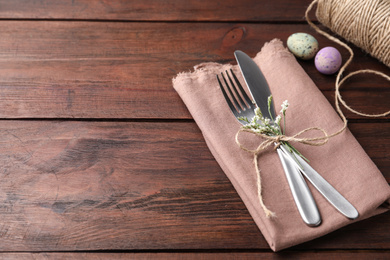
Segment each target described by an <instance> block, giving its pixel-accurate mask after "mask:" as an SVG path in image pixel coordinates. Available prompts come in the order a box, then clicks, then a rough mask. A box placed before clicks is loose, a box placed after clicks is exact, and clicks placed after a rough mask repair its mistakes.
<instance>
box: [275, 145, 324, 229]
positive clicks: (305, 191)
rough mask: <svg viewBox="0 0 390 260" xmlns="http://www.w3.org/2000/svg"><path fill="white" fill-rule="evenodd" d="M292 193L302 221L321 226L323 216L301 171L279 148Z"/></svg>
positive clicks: (313, 225) (309, 224)
mask: <svg viewBox="0 0 390 260" xmlns="http://www.w3.org/2000/svg"><path fill="white" fill-rule="evenodd" d="M276 151H277V152H278V155H279V158H280V161H281V163H282V166H283V169H284V172H285V174H286V178H287V181H288V184H289V186H290V190H291V193H292V195H293V198H294V201H295V204H296V206H297V208H298V211H299V214H300V215H301V217H302V220H303V221H304V222H305V223H306V224H307V225H308V226H311V227H316V226H318V225H319V224H321V216H320V213H319V212H318V208H317V205H316V203H315V201H314V198H313V196H312V194H311V192H310V190H309V187H308V186H307V183H306V181H305V179H304V178H303V176H302V174H301V173H300V171H299V169H298V168H297V167H296V166H295V165H294V164H293V162H291V160H290V159H289V158H288V157H287V156H288V155H287V154H285V152H284V151H283V150H282V149H281V148H277V149H276Z"/></svg>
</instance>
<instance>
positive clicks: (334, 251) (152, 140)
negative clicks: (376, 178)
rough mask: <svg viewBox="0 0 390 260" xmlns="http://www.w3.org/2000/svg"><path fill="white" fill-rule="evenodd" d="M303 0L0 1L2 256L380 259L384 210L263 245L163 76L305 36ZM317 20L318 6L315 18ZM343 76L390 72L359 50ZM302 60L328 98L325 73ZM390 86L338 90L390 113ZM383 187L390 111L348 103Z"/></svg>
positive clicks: (385, 242)
mask: <svg viewBox="0 0 390 260" xmlns="http://www.w3.org/2000/svg"><path fill="white" fill-rule="evenodd" d="M310 2H311V1H308V0H302V1H287V0H274V1H251V0H245V1H230V0H229V1H227V0H226V1H211V0H208V1H178V0H177V1H175V0H170V1H157V0H154V1H152V0H150V1H121V0H115V1H114V0H112V1H87V0H84V1H77V0H73V1H49V0H46V1H25V0H13V1H0V18H1V19H2V20H1V22H0V36H1V37H0V97H1V99H0V118H1V120H2V121H1V124H0V165H1V167H0V174H1V175H0V176H1V181H0V200H1V202H2V204H1V206H0V248H1V250H0V258H6V259H30V258H36V259H107V258H112V259H127V258H134V259H154V258H161V259H172V258H188V259H221V258H226V259H257V258H265V259H286V258H287V259H290V258H302V259H313V258H316V259H329V258H335V259H340V258H343V259H356V258H372V259H387V258H389V257H390V217H389V216H390V214H389V213H385V214H382V215H380V216H376V217H373V218H371V219H368V220H364V221H361V222H358V223H355V224H353V225H350V226H347V227H345V228H342V229H340V230H338V231H336V232H333V233H331V234H329V235H326V236H324V237H321V238H318V239H316V240H313V241H310V242H307V243H304V244H302V245H298V246H296V247H294V248H291V249H287V250H284V251H283V252H281V253H276V254H275V253H272V252H271V250H270V249H269V248H268V245H267V243H266V242H265V240H264V238H263V237H262V235H261V233H260V231H259V230H258V228H257V227H256V225H255V224H254V222H253V220H252V219H251V217H250V215H249V213H248V212H247V210H246V208H245V206H244V205H243V203H242V202H241V200H240V198H239V197H238V195H237V193H236V192H235V190H234V188H233V187H232V185H231V184H230V182H229V181H228V179H227V178H226V176H225V175H224V173H223V172H222V170H221V169H220V168H219V166H218V164H217V163H216V162H215V160H214V158H213V157H212V155H211V153H210V152H209V150H208V148H207V146H206V144H205V142H204V140H203V137H202V135H201V133H200V131H199V129H198V127H197V125H196V124H195V123H194V121H193V120H192V118H191V115H190V114H189V113H188V111H187V109H186V107H185V106H184V104H183V103H182V101H181V100H180V98H179V96H178V95H177V94H176V92H175V91H174V90H173V88H172V84H171V79H172V78H173V77H174V76H175V75H176V74H177V73H179V72H181V71H188V70H191V69H192V67H193V66H194V65H196V64H199V63H201V62H207V61H213V62H221V63H227V62H230V63H234V57H233V51H234V50H236V49H241V50H243V51H245V52H247V53H248V54H250V55H252V56H253V55H255V54H256V53H257V52H258V51H259V50H260V48H261V46H262V45H263V44H264V43H265V42H266V41H269V40H271V39H273V38H280V39H282V40H283V41H284V42H286V39H287V37H288V36H289V35H290V34H292V33H294V32H308V33H311V34H313V35H315V36H316V37H317V39H318V40H319V42H320V45H321V46H322V47H324V46H327V45H331V46H335V47H337V48H338V49H339V50H340V51H341V52H342V55H343V58H344V60H345V59H346V58H347V57H348V53H347V52H346V51H345V50H343V49H342V48H341V47H338V46H336V45H335V44H334V43H331V42H330V41H329V40H326V39H324V38H323V37H320V36H319V35H316V34H315V33H314V32H313V30H312V29H310V28H309V26H308V25H307V24H306V23H305V22H304V20H303V16H304V12H305V10H306V7H307V6H308V4H309V3H310ZM313 18H314V16H313ZM354 50H355V54H356V56H357V57H356V58H355V60H354V63H353V65H352V66H351V67H350V68H349V71H352V70H357V69H362V68H371V69H377V70H380V71H383V72H385V73H387V74H389V75H390V69H389V68H387V67H386V66H384V65H383V64H381V63H380V62H378V61H377V60H375V59H373V58H371V57H370V56H369V55H367V54H365V53H363V52H362V51H361V50H359V49H358V48H356V47H354ZM300 64H301V65H302V67H303V68H304V69H305V70H306V72H307V73H308V74H309V75H310V77H311V78H312V79H313V81H314V82H315V83H316V84H317V86H318V87H319V88H320V89H321V91H322V92H323V93H324V95H325V96H326V97H327V98H328V100H329V101H330V102H331V103H332V104H333V103H334V101H333V99H334V80H335V76H324V75H321V74H319V73H318V72H317V71H316V70H315V68H314V65H313V63H312V61H311V62H310V61H307V62H303V61H300ZM389 94H390V89H389V83H388V82H385V81H384V80H382V79H378V78H373V77H357V78H356V79H354V80H351V81H350V82H349V83H348V84H346V85H345V86H344V87H343V89H342V95H343V96H344V97H345V99H346V101H347V102H348V103H349V104H350V105H351V106H352V107H354V108H356V109H357V110H360V111H364V112H367V113H380V112H384V111H387V110H390V102H389ZM346 115H347V116H348V118H349V120H350V125H349V127H350V129H351V131H352V133H353V134H354V135H355V136H356V138H357V139H358V141H359V142H360V144H361V145H362V146H363V148H364V149H365V150H366V152H367V154H368V155H369V156H370V157H371V158H372V160H373V161H374V162H375V164H376V165H377V166H378V167H379V169H380V170H381V171H382V173H383V175H384V176H385V178H386V179H387V181H390V158H389V157H390V156H389V155H390V150H389V147H390V121H389V118H390V117H386V118H380V119H368V118H361V117H359V116H356V115H353V114H351V113H349V112H346Z"/></svg>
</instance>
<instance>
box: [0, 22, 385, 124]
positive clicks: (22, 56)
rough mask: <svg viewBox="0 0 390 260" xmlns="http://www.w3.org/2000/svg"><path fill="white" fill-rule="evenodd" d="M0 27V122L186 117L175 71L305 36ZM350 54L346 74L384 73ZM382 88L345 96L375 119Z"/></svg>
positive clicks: (268, 31)
mask: <svg viewBox="0 0 390 260" xmlns="http://www.w3.org/2000/svg"><path fill="white" fill-rule="evenodd" d="M0 31H1V32H2V33H1V34H2V37H1V38H0V96H1V102H0V117H1V118H171V119H176V118H187V119H188V118H191V116H190V115H189V113H188V111H187V109H186V107H185V106H184V104H183V103H182V101H181V100H180V98H179V96H178V95H177V94H176V92H175V91H174V89H173V88H172V82H171V79H172V78H173V77H175V76H176V74H177V73H179V72H182V71H189V70H191V69H192V68H193V66H194V65H196V64H199V63H202V62H208V61H213V62H221V63H227V62H230V63H235V61H234V57H233V51H234V50H236V49H241V50H243V51H245V52H248V54H250V55H251V56H254V55H255V54H256V53H257V52H258V51H260V49H261V47H262V45H263V44H264V43H265V42H267V41H269V40H271V39H273V38H280V39H282V40H283V41H286V39H287V38H288V36H289V35H290V34H292V33H293V32H296V31H305V32H311V31H310V29H309V27H308V26H307V25H302V24H284V25H283V26H279V25H275V24H231V23H168V24H167V23H108V22H66V23H65V22H58V21H55V22H52V21H51V22H48V21H29V22H20V21H3V22H2V23H0ZM318 39H319V40H320V43H321V46H326V45H332V44H331V43H330V42H329V41H327V40H325V39H323V38H321V37H318ZM333 45H334V44H333ZM342 53H343V57H344V59H346V58H347V57H348V54H347V52H346V51H342ZM356 53H357V56H358V57H357V58H356V59H355V60H356V61H355V63H354V66H352V67H351V69H352V70H353V69H357V68H373V69H379V70H382V71H384V72H388V73H389V74H390V69H389V68H387V67H385V66H384V65H381V64H380V63H379V62H377V61H376V60H375V59H373V58H370V57H368V56H366V55H363V54H362V52H361V51H360V50H358V49H356ZM300 63H301V65H302V66H303V68H304V69H305V70H306V71H307V73H308V74H309V75H310V76H311V77H312V79H313V80H314V82H315V83H316V84H317V86H318V87H319V88H320V89H321V90H323V91H324V94H325V95H326V97H327V98H328V99H329V101H330V102H331V103H332V104H333V103H334V101H333V95H334V93H333V89H334V80H335V77H334V76H324V75H322V74H320V73H318V72H317V71H316V69H315V67H314V65H313V62H312V61H311V62H310V61H309V62H300ZM216 84H217V82H216ZM386 86H388V85H387V84H386V83H385V81H384V80H381V79H377V78H375V77H371V78H369V79H365V80H362V79H361V78H357V79H355V80H354V81H352V82H351V84H347V86H345V87H343V90H342V91H343V92H342V93H343V95H344V96H345V97H346V100H347V101H348V104H350V105H351V106H352V107H353V108H355V109H357V110H359V111H364V112H366V113H379V112H384V111H386V110H390V103H389V102H388V98H387V97H388V95H389V92H390V90H389V88H386ZM347 115H348V117H349V118H358V117H357V116H355V115H351V113H348V114H347Z"/></svg>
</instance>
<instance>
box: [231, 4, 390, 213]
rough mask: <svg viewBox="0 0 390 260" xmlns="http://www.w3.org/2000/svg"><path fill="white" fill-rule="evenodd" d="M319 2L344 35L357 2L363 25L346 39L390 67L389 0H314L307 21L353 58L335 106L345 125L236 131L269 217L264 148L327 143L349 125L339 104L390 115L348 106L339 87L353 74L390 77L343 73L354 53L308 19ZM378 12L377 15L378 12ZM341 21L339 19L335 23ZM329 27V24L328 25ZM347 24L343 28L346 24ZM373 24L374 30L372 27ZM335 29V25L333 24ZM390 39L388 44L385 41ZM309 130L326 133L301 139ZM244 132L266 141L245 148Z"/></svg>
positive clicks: (338, 81)
mask: <svg viewBox="0 0 390 260" xmlns="http://www.w3.org/2000/svg"><path fill="white" fill-rule="evenodd" d="M317 3H318V5H319V7H318V10H320V11H317V16H319V15H322V16H323V17H321V18H320V17H318V18H319V20H320V21H324V20H325V17H327V19H328V20H327V21H333V22H334V23H337V26H338V27H337V28H338V29H337V30H335V31H336V32H337V31H338V32H341V33H340V35H342V36H344V35H343V32H344V30H347V29H350V28H351V24H350V23H348V22H346V21H348V19H352V18H354V17H355V15H356V12H355V11H351V10H355V9H352V7H351V5H355V6H354V7H355V8H358V9H359V10H361V12H360V16H359V17H360V19H361V20H362V22H361V24H360V25H359V24H354V25H353V26H352V27H357V28H355V29H356V30H355V32H354V34H352V36H351V37H352V38H353V39H354V40H352V39H350V38H347V40H350V41H351V42H353V43H355V41H358V43H360V41H361V42H362V46H364V47H363V49H366V50H367V51H373V53H374V54H372V55H373V56H375V57H378V58H379V59H380V60H381V61H383V62H384V63H385V64H386V65H387V66H390V49H389V48H390V44H389V42H390V32H389V31H390V17H389V14H390V1H381V0H358V1H355V0H335V1H330V0H314V1H313V2H312V3H311V4H310V5H309V7H308V8H307V10H306V13H305V17H306V20H307V22H308V24H309V25H310V26H311V27H312V28H314V29H315V30H316V32H317V33H319V34H321V35H323V36H325V37H326V38H328V39H329V40H331V41H333V42H335V43H337V44H339V45H341V46H343V47H344V48H345V49H347V50H348V52H349V53H350V57H349V58H348V60H347V61H346V62H345V64H344V65H343V66H342V67H341V68H340V70H339V72H338V74H337V77H336V82H335V106H336V110H337V112H338V113H339V115H340V117H341V119H342V121H343V126H342V127H341V128H340V130H338V131H336V132H335V133H333V134H330V135H328V134H327V133H326V131H325V130H324V129H322V128H319V127H310V128H307V129H304V130H302V131H300V132H299V133H297V134H295V135H293V136H286V135H277V136H269V135H265V134H262V133H258V132H255V131H253V130H251V129H245V128H243V127H242V128H240V130H239V131H238V132H237V134H236V137H235V140H236V143H237V144H238V146H239V147H240V148H241V149H242V150H244V151H246V152H249V153H251V154H253V161H254V165H255V169H256V173H257V196H258V199H259V202H260V205H261V207H262V208H263V210H264V213H265V215H266V217H267V218H268V217H274V216H276V215H275V213H274V212H272V211H271V210H269V209H268V208H267V207H266V205H265V204H264V200H263V196H262V185H261V175H260V168H259V165H258V157H259V155H260V153H261V152H262V151H264V150H265V149H267V148H268V147H270V146H271V145H273V144H274V145H275V149H276V148H277V147H279V146H280V145H281V144H282V143H283V142H298V143H302V144H306V145H311V146H320V145H324V144H326V143H327V142H328V140H329V139H330V138H331V137H334V136H337V135H339V134H340V133H342V132H343V131H344V130H345V129H346V128H347V124H348V121H347V118H346V117H345V115H344V113H343V112H342V110H341V108H340V103H341V104H342V105H343V106H344V107H345V108H347V109H348V110H349V111H351V112H352V113H355V114H357V115H360V116H366V117H383V116H387V115H389V114H390V111H387V112H384V113H381V114H366V113H362V112H359V111H356V110H354V109H352V108H351V107H350V106H348V105H347V103H346V102H345V101H344V100H343V99H342V97H341V94H340V87H341V85H342V84H343V83H344V82H345V81H346V80H347V79H349V78H351V77H352V76H355V75H358V74H375V75H378V76H381V77H383V78H385V79H387V80H388V81H390V77H389V76H388V75H386V74H384V73H382V72H380V71H375V70H370V69H365V70H358V71H355V72H352V73H350V74H348V75H347V76H345V77H344V78H342V74H343V72H344V71H345V69H346V68H347V67H348V66H349V65H350V63H351V62H352V60H353V57H354V53H353V51H352V49H351V48H350V47H349V46H348V45H347V44H345V43H343V42H342V41H340V40H339V39H337V38H336V37H333V36H332V35H330V34H328V33H326V32H324V31H322V30H321V29H320V28H319V27H318V26H316V25H315V24H314V23H313V22H311V20H310V19H309V12H310V11H311V9H312V8H313V6H314V5H315V4H317ZM375 14H376V15H375ZM336 21H339V22H336ZM325 25H328V26H330V23H328V24H326V23H325ZM343 26H344V27H343ZM372 27H374V28H375V29H373V28H372ZM330 28H331V29H332V27H330ZM368 31H370V33H371V36H367V34H368V33H369V32H368ZM372 35H373V36H372ZM386 42H387V43H386ZM358 43H355V44H356V45H358V46H360V44H358ZM309 131H320V132H322V134H323V136H320V137H314V138H300V137H299V136H301V135H302V134H304V133H306V132H309ZM242 132H249V133H251V134H254V135H256V136H259V137H261V138H262V139H263V140H264V141H263V142H261V143H260V145H259V146H258V147H257V148H256V149H248V148H246V147H244V146H243V145H242V144H241V143H240V141H239V135H240V133H242Z"/></svg>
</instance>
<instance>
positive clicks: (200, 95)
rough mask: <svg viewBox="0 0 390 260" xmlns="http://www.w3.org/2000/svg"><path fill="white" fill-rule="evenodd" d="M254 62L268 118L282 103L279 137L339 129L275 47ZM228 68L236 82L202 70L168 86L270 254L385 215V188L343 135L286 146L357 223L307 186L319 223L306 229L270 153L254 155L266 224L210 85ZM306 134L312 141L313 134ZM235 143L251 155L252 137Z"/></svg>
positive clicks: (248, 162) (210, 68)
mask: <svg viewBox="0 0 390 260" xmlns="http://www.w3.org/2000/svg"><path fill="white" fill-rule="evenodd" d="M232 55H233V53H232ZM254 61H255V62H256V63H257V65H258V66H259V67H260V69H261V70H262V72H263V73H264V76H265V77H266V79H267V81H268V84H269V86H270V89H271V92H272V94H273V97H274V101H275V106H276V111H277V112H279V110H280V108H281V107H280V105H281V103H282V102H283V101H284V100H288V101H289V103H290V106H289V108H288V110H287V112H286V113H287V114H286V121H287V122H286V125H287V128H286V134H287V135H293V134H295V133H298V132H299V131H300V130H303V129H305V128H308V127H314V126H315V127H321V128H324V129H325V130H326V131H327V133H328V134H332V133H334V132H336V131H337V130H339V129H340V128H341V127H342V126H343V123H342V120H341V119H340V117H339V116H338V114H337V113H336V112H335V110H334V109H333V108H332V106H331V104H329V102H328V101H327V99H326V98H325V97H324V96H323V94H322V93H321V91H320V90H318V88H317V87H316V85H315V84H314V83H313V81H312V80H311V79H310V77H309V76H308V75H307V74H306V73H305V71H304V70H303V69H302V68H301V66H300V65H299V64H298V63H297V61H296V60H295V58H294V56H293V55H292V54H291V53H290V52H288V51H287V50H286V49H285V48H284V47H283V43H282V42H281V41H280V40H277V39H274V40H272V41H271V42H269V43H266V44H265V45H264V47H263V48H262V50H261V52H259V53H258V54H257V55H256V57H255V58H254ZM230 68H232V69H233V71H234V72H235V74H236V75H237V76H238V78H239V80H240V82H242V83H244V80H243V78H242V76H241V73H240V72H239V69H238V67H237V66H232V65H230V64H225V65H222V64H217V63H203V64H200V65H197V66H195V71H194V72H186V73H180V74H179V75H177V77H176V78H174V79H173V87H174V88H175V90H176V91H177V92H178V94H179V95H180V97H181V98H182V100H183V101H184V103H185V104H186V106H187V108H188V110H189V111H190V113H191V115H192V117H193V118H194V120H195V122H196V123H197V125H198V126H199V128H200V129H201V131H202V134H203V136H204V138H205V141H206V143H207V145H208V147H209V149H210V151H211V152H212V154H213V155H214V157H215V159H216V160H217V162H218V163H219V165H220V166H221V168H222V169H223V171H224V172H225V174H226V176H227V177H228V178H229V180H230V181H231V182H232V184H233V186H234V187H235V189H236V190H237V193H238V194H239V196H240V197H241V199H242V200H243V202H244V203H245V205H246V207H247V208H248V210H249V212H250V214H251V216H252V217H253V219H254V221H255V222H256V224H257V226H258V227H259V228H260V230H261V232H262V234H263V235H264V237H265V239H266V240H267V242H268V244H269V246H270V247H271V248H272V250H274V251H278V250H281V249H284V248H287V247H290V246H293V245H297V244H300V243H303V242H305V241H309V240H311V239H314V238H317V237H320V236H323V235H325V234H327V233H329V232H332V231H334V230H336V229H338V228H341V227H343V226H346V225H348V224H351V223H353V222H355V221H359V220H362V219H365V218H368V217H371V216H373V215H376V214H380V213H383V212H385V211H387V210H388V208H387V207H386V204H388V203H389V202H390V187H389V185H388V183H387V182H386V180H385V178H384V177H383V175H382V174H381V172H380V171H379V170H378V168H377V167H376V166H375V165H374V163H373V162H372V161H371V159H370V158H369V157H368V156H367V154H366V153H365V152H364V150H363V149H362V147H361V146H360V145H359V143H358V142H357V141H356V139H355V138H354V136H353V135H352V134H351V133H350V131H349V130H348V129H347V130H346V131H344V132H343V133H342V134H340V135H338V136H336V137H333V138H331V139H330V140H329V142H328V143H327V144H325V145H323V146H319V147H318V146H309V145H303V144H296V143H294V146H295V147H296V148H297V149H298V150H299V151H300V152H301V153H302V154H303V155H305V156H306V157H307V158H308V159H309V160H310V164H311V166H312V167H313V168H314V169H316V170H317V171H318V172H319V173H320V174H321V175H322V176H323V177H324V178H325V179H326V180H327V181H328V182H329V183H330V184H332V185H333V186H334V187H335V188H336V189H337V190H338V191H339V192H340V193H341V194H342V195H343V196H344V197H345V198H346V199H347V200H349V201H350V202H351V203H352V204H353V205H354V206H355V207H356V209H357V210H358V212H359V215H360V216H359V218H358V219H357V220H354V221H351V220H349V219H347V218H346V217H344V216H343V215H342V214H341V213H339V212H338V211H337V210H336V209H335V208H333V207H332V206H331V205H330V203H329V202H328V201H326V199H325V198H324V197H322V195H320V194H319V192H318V191H317V190H316V189H315V188H314V187H313V186H312V185H311V184H310V183H309V184H308V185H309V187H310V190H311V191H312V194H313V197H314V199H315V201H316V203H317V206H318V208H319V211H320V214H321V217H322V224H321V225H320V226H319V227H315V228H313V227H308V226H306V225H305V224H304V222H303V221H302V219H301V217H300V215H299V212H298V210H297V209H296V206H295V203H294V200H293V197H292V194H291V191H290V189H289V186H288V184H287V180H286V178H285V175H284V171H283V168H282V165H281V163H280V161H279V158H278V155H277V153H276V152H275V151H274V150H273V149H268V150H267V151H264V152H262V154H261V155H260V156H259V167H260V169H261V177H262V187H263V190H262V194H263V199H264V203H265V205H266V206H267V207H268V208H269V209H270V210H272V211H273V212H275V213H276V218H267V217H266V216H265V214H264V212H263V209H262V208H261V206H260V204H259V201H258V197H257V187H256V172H255V168H254V164H253V156H252V155H251V154H249V153H248V152H245V151H243V150H241V149H240V148H239V147H238V146H237V144H236V142H235V135H236V133H237V131H238V130H239V128H240V126H241V125H240V123H239V122H238V121H237V120H236V118H235V117H234V116H233V114H232V113H231V112H230V110H229V107H228V106H227V104H226V102H225V100H224V98H223V95H222V93H221V90H220V89H219V85H218V82H217V80H216V74H219V73H221V72H222V71H225V70H227V69H230ZM243 85H245V84H243ZM311 135H312V136H320V133H312V134H311ZM240 141H241V142H243V143H245V145H246V146H249V147H251V148H255V147H257V145H258V144H259V143H260V142H261V141H262V140H259V139H258V138H257V137H254V136H252V135H242V136H241V137H240ZM368 194H369V195H368Z"/></svg>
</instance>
